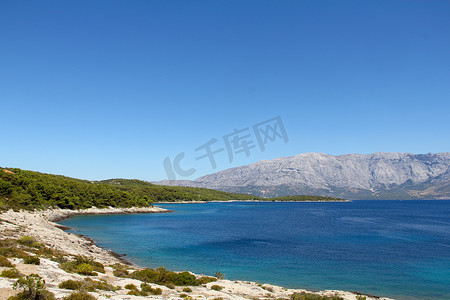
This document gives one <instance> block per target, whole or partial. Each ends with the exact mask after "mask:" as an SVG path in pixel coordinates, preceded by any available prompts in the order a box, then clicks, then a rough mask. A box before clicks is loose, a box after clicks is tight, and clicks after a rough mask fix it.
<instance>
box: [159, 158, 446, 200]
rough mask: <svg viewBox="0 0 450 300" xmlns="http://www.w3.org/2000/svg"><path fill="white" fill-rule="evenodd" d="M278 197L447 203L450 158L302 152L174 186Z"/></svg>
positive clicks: (174, 182)
mask: <svg viewBox="0 0 450 300" xmlns="http://www.w3.org/2000/svg"><path fill="white" fill-rule="evenodd" d="M159 184H177V185H178V184H180V185H189V186H197V187H208V188H212V189H217V190H223V191H230V192H239V193H251V194H254V195H257V196H264V197H277V196H289V195H296V194H307V195H319V196H330V197H339V198H346V199H450V153H448V152H446V153H437V154H432V153H429V154H411V153H374V154H366V155H364V154H347V155H340V156H332V155H327V154H322V153H304V154H299V155H296V156H292V157H282V158H277V159H273V160H268V161H260V162H257V163H255V164H251V165H248V166H242V167H237V168H232V169H228V170H224V171H221V172H217V173H214V174H210V175H206V176H203V177H200V178H198V179H196V180H194V181H186V180H183V181H182V182H180V183H178V182H176V181H171V182H167V181H161V182H159Z"/></svg>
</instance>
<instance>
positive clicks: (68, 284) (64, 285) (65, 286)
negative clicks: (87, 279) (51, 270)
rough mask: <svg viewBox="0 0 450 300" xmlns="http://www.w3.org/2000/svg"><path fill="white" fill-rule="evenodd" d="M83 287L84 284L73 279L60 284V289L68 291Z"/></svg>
mask: <svg viewBox="0 0 450 300" xmlns="http://www.w3.org/2000/svg"><path fill="white" fill-rule="evenodd" d="M82 286H83V282H81V281H75V280H72V279H69V280H66V281H63V282H61V283H60V284H59V288H61V289H66V290H79V289H80V288H81V287H82Z"/></svg>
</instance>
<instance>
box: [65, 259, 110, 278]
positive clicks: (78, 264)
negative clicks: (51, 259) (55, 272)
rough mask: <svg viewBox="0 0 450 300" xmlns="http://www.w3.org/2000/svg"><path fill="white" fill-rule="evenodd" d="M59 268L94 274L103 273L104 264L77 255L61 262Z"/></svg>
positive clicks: (72, 271) (83, 273)
mask: <svg viewBox="0 0 450 300" xmlns="http://www.w3.org/2000/svg"><path fill="white" fill-rule="evenodd" d="M61 268H62V269H63V270H64V271H66V272H71V273H78V274H81V275H88V276H89V275H92V276H95V275H96V274H97V273H95V272H94V271H96V272H100V273H105V266H104V265H103V264H101V263H99V262H97V261H95V260H93V259H92V258H90V257H86V256H81V255H77V256H75V258H74V260H72V261H68V262H65V263H62V264H61Z"/></svg>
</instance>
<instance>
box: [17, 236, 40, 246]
mask: <svg viewBox="0 0 450 300" xmlns="http://www.w3.org/2000/svg"><path fill="white" fill-rule="evenodd" d="M17 242H18V243H19V244H21V245H25V246H32V245H33V244H34V243H36V240H35V238H34V237H32V236H27V235H26V236H23V237H21V238H20V239H19V240H18V241H17Z"/></svg>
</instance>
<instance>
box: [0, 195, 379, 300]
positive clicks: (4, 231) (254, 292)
mask: <svg viewBox="0 0 450 300" xmlns="http://www.w3.org/2000/svg"><path fill="white" fill-rule="evenodd" d="M169 203H174V202H169ZM175 203H178V202H175ZM201 203H203V202H201ZM165 212H170V211H169V210H167V209H163V208H159V207H152V208H136V207H135V208H123V209H122V208H104V209H98V208H95V207H93V208H90V209H84V210H68V209H51V210H45V211H34V212H31V211H18V212H14V211H12V210H9V211H7V212H2V213H1V214H0V233H1V236H0V238H1V239H5V238H13V239H18V238H20V237H23V236H32V237H33V238H35V239H36V240H37V241H39V242H40V243H43V244H45V245H47V246H49V247H51V248H54V249H57V250H58V251H62V252H64V253H67V255H69V256H74V255H83V256H88V257H92V258H93V259H95V260H96V261H99V262H101V263H103V264H104V265H105V266H106V267H105V274H98V276H95V277H93V276H88V277H91V278H93V279H94V278H95V279H100V280H106V281H107V282H108V283H111V284H114V285H116V286H118V287H120V289H119V290H117V291H114V292H112V291H109V292H93V293H92V294H93V295H94V296H95V297H96V298H98V299H108V298H111V299H124V300H125V299H144V298H147V299H148V298H149V297H150V298H151V299H180V295H182V293H183V291H182V289H183V288H184V287H175V288H174V289H171V288H168V287H166V286H160V285H156V284H152V286H155V287H159V288H161V289H162V291H163V293H162V295H160V296H147V297H143V296H130V295H127V292H128V290H126V289H125V288H124V287H125V285H127V284H130V283H132V284H135V285H137V286H139V285H140V284H141V283H142V282H140V281H139V280H136V279H130V278H122V277H116V276H114V274H113V269H112V267H110V266H111V265H114V264H123V265H126V267H127V268H129V269H130V270H136V269H142V268H141V267H139V266H136V265H132V264H130V263H129V262H128V261H127V260H126V259H123V258H122V257H121V256H120V255H119V254H117V253H114V252H113V251H111V250H108V249H104V248H101V247H100V246H98V245H96V244H95V241H93V240H92V239H90V238H89V237H85V236H81V235H78V234H74V233H70V232H66V231H64V230H63V229H62V226H61V225H59V224H57V223H56V222H57V221H59V220H62V219H64V218H68V217H71V216H74V215H82V214H129V213H165ZM64 229H66V228H64ZM10 260H12V262H13V263H14V264H15V267H16V268H17V269H18V270H19V271H20V272H22V273H23V274H25V275H28V274H31V273H37V274H39V275H40V276H42V277H43V278H44V280H45V281H46V285H47V287H48V290H50V291H51V292H53V293H54V294H55V295H56V297H57V298H62V297H64V296H67V295H69V294H70V293H71V292H72V291H70V290H64V289H61V288H59V287H58V285H59V283H61V282H62V281H64V280H67V279H72V280H80V279H83V276H82V275H79V274H74V273H67V272H66V271H64V270H62V269H61V268H60V266H59V264H58V263H57V262H54V261H51V260H49V259H44V258H41V264H40V265H26V264H24V263H23V260H22V259H16V258H14V259H10ZM2 269H5V268H3V267H0V271H2ZM194 275H195V276H198V277H199V276H201V275H197V274H194ZM84 277H86V276H84ZM13 282H14V281H13V280H11V279H7V278H4V277H0V300H3V299H7V297H6V296H5V295H9V296H11V295H13V294H14V293H15V291H14V290H12V284H13ZM213 285H220V286H222V287H223V290H221V291H216V290H213V289H211V286H213ZM191 288H192V290H193V291H192V294H190V295H189V296H192V297H193V298H196V299H214V298H222V299H248V298H253V299H270V298H282V299H289V297H290V295H292V294H293V293H301V292H308V293H314V294H318V295H326V296H332V295H335V294H337V295H339V296H340V297H342V298H343V299H346V300H356V299H358V298H357V296H358V295H360V294H359V293H356V292H348V291H338V290H326V291H319V292H312V291H307V290H303V289H286V288H283V287H280V286H275V285H271V284H264V285H262V284H259V283H256V282H249V281H232V280H226V279H219V280H218V281H216V282H213V283H208V284H206V285H204V286H196V287H191ZM268 294H270V297H269V295H268ZM364 296H365V297H366V299H367V300H373V299H382V300H388V298H380V297H375V296H368V295H364Z"/></svg>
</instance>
